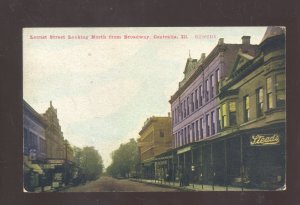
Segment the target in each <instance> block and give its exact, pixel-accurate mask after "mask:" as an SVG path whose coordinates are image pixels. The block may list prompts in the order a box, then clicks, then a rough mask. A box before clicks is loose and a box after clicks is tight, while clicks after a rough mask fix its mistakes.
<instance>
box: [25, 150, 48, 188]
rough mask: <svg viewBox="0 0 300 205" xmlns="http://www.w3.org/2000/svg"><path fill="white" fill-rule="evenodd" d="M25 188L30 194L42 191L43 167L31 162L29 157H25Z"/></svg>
mask: <svg viewBox="0 0 300 205" xmlns="http://www.w3.org/2000/svg"><path fill="white" fill-rule="evenodd" d="M23 160H24V168H23V171H24V188H25V190H26V191H28V192H40V191H42V186H43V184H42V177H43V175H44V171H43V169H42V168H41V166H40V165H39V164H37V163H35V162H33V161H31V160H29V158H28V156H24V158H23Z"/></svg>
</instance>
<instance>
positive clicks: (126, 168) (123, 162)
mask: <svg viewBox="0 0 300 205" xmlns="http://www.w3.org/2000/svg"><path fill="white" fill-rule="evenodd" d="M111 157H112V163H111V165H110V166H108V167H107V170H106V171H107V173H108V174H110V175H112V176H114V177H116V176H121V177H127V176H129V174H130V172H134V171H136V166H137V163H138V146H137V142H136V141H135V140H134V139H133V138H132V139H130V141H129V142H128V143H126V144H121V145H120V147H119V148H118V149H117V150H115V151H113V152H112V153H111Z"/></svg>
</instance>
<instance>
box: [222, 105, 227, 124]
mask: <svg viewBox="0 0 300 205" xmlns="http://www.w3.org/2000/svg"><path fill="white" fill-rule="evenodd" d="M227 126H228V119H227V104H226V103H224V104H223V105H222V128H224V127H227Z"/></svg>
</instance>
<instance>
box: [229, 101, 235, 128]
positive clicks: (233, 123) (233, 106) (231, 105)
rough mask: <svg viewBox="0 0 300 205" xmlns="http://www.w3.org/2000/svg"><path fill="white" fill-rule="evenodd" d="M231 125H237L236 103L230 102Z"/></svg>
mask: <svg viewBox="0 0 300 205" xmlns="http://www.w3.org/2000/svg"><path fill="white" fill-rule="evenodd" d="M229 124H230V126H231V125H236V103H235V102H229Z"/></svg>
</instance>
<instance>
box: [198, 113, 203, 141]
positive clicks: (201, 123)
mask: <svg viewBox="0 0 300 205" xmlns="http://www.w3.org/2000/svg"><path fill="white" fill-rule="evenodd" d="M199 125H200V129H199V131H200V139H203V127H204V126H203V118H200V122H199Z"/></svg>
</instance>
